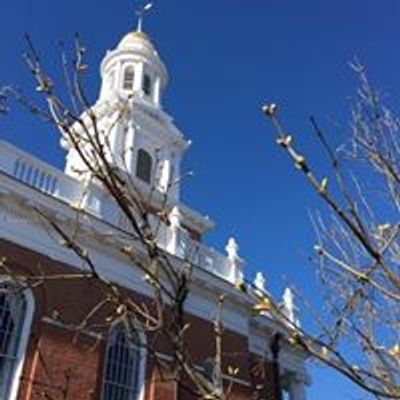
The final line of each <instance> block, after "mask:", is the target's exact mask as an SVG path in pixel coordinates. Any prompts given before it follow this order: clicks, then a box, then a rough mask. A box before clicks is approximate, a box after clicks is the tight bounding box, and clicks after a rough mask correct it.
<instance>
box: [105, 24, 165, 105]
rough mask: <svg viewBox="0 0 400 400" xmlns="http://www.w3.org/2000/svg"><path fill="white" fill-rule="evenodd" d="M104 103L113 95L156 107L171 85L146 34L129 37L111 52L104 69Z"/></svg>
mask: <svg viewBox="0 0 400 400" xmlns="http://www.w3.org/2000/svg"><path fill="white" fill-rule="evenodd" d="M100 71H101V77H102V90H101V94H100V98H101V99H106V98H107V97H109V96H110V95H112V94H115V93H118V94H120V95H122V96H124V95H125V96H138V97H142V98H143V99H145V100H147V101H149V102H150V103H152V104H153V105H156V106H157V107H158V106H160V102H161V98H162V94H163V92H164V90H165V88H166V86H167V84H168V71H167V68H166V67H165V65H164V63H163V62H162V60H161V58H160V56H159V54H158V51H157V50H156V47H155V46H154V44H153V42H152V40H151V38H150V37H149V35H147V34H146V33H145V32H142V31H134V32H129V33H127V34H126V35H125V36H124V37H123V38H122V39H121V41H120V42H119V44H118V46H117V48H116V49H114V50H112V51H108V52H107V54H106V56H105V57H104V59H103V61H102V63H101V67H100Z"/></svg>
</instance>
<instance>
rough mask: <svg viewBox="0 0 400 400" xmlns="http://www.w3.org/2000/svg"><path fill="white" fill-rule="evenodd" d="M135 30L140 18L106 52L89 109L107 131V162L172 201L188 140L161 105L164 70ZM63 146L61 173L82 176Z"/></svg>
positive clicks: (77, 161) (150, 44) (150, 46)
mask: <svg viewBox="0 0 400 400" xmlns="http://www.w3.org/2000/svg"><path fill="white" fill-rule="evenodd" d="M141 29H142V23H141V22H140V23H139V25H138V29H137V30H136V31H132V32H129V33H127V34H126V35H125V36H124V37H123V38H122V40H121V41H120V42H119V44H118V46H117V47H116V48H115V49H114V50H111V51H108V52H107V54H106V56H105V57H104V59H103V61H102V63H101V67H100V73H101V80H102V82H101V90H100V96H99V99H98V101H97V103H96V104H95V105H94V106H93V108H92V109H93V111H94V112H95V113H96V116H97V124H98V129H97V130H98V131H102V132H105V133H104V135H106V136H107V140H106V143H107V144H108V146H109V153H110V160H111V162H112V163H114V164H115V165H116V166H118V167H120V168H121V171H125V172H127V173H128V174H129V175H130V176H131V177H132V178H133V180H134V181H135V182H136V183H137V186H138V188H139V190H140V189H143V190H144V191H146V190H147V189H148V188H150V187H151V188H155V189H156V190H158V191H159V192H161V193H166V192H167V191H168V197H169V198H170V199H172V201H175V202H176V201H178V199H179V178H180V163H181V160H182V157H183V154H184V152H185V150H186V149H187V147H188V146H189V142H188V141H187V140H185V138H184V136H183V134H182V133H181V132H180V131H179V130H178V128H177V127H176V126H175V125H174V124H173V119H172V118H171V117H170V116H169V115H168V114H166V113H165V112H164V111H163V110H162V105H161V102H162V97H163V93H164V91H165V89H166V86H167V84H168V71H167V68H166V66H165V65H164V63H163V61H162V60H161V58H160V56H159V53H158V51H157V50H156V48H155V46H154V44H153V42H152V40H151V39H150V37H149V36H148V35H147V34H146V33H145V32H143V31H142V30H141ZM121 110H123V113H121ZM121 116H122V118H121ZM66 147H67V149H68V150H69V152H68V154H67V163H66V168H65V170H66V173H67V174H69V175H72V176H74V177H77V178H79V179H85V178H87V175H86V176H85V174H82V173H77V172H76V171H79V169H80V168H79V167H80V166H81V161H80V157H79V156H78V155H77V154H76V152H75V150H74V149H73V147H72V146H68V144H66ZM81 167H82V166H81ZM81 169H84V168H81ZM175 182H177V183H175Z"/></svg>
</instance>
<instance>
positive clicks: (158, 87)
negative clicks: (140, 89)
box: [154, 76, 161, 106]
mask: <svg viewBox="0 0 400 400" xmlns="http://www.w3.org/2000/svg"><path fill="white" fill-rule="evenodd" d="M160 102H161V79H160V77H159V76H158V77H157V79H156V81H155V83H154V103H156V104H157V105H158V106H159V105H160Z"/></svg>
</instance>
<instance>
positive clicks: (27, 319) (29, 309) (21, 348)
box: [0, 277, 35, 400]
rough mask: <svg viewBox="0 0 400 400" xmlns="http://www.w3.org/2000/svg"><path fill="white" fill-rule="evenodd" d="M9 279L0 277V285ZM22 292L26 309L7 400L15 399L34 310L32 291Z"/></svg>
mask: <svg viewBox="0 0 400 400" xmlns="http://www.w3.org/2000/svg"><path fill="white" fill-rule="evenodd" d="M9 281H10V280H9V279H7V278H4V277H0V285H1V284H3V283H7V282H9ZM22 294H23V296H24V297H25V302H26V310H25V316H24V322H23V324H22V329H21V337H20V340H19V343H18V349H17V356H16V359H15V366H14V371H13V372H12V375H13V377H12V383H11V389H10V392H9V398H8V399H7V400H16V399H17V396H18V389H19V384H20V381H21V376H22V372H23V368H24V363H25V356H26V349H27V346H28V341H29V336H30V333H31V326H32V320H33V313H34V310H35V302H34V298H33V295H32V292H31V291H30V290H28V289H25V290H24V291H23V292H22ZM6 295H7V294H6Z"/></svg>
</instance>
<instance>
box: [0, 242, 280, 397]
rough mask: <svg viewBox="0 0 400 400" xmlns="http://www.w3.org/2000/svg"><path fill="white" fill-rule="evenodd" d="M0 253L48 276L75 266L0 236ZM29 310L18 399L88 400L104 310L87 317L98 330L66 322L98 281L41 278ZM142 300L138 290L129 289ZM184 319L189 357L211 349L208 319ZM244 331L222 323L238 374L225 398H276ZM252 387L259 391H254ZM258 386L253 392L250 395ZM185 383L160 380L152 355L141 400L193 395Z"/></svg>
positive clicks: (91, 302) (97, 377) (87, 304)
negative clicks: (84, 329) (31, 313)
mask: <svg viewBox="0 0 400 400" xmlns="http://www.w3.org/2000/svg"><path fill="white" fill-rule="evenodd" d="M0 255H1V256H2V257H3V256H5V257H6V258H7V262H8V263H9V264H10V265H12V268H13V271H14V272H22V273H23V274H32V275H41V274H44V275H47V276H49V275H50V274H61V273H66V272H67V273H73V272H77V270H76V269H74V268H72V267H69V266H68V265H63V264H61V263H59V262H55V261H54V260H52V259H50V258H48V257H46V256H44V255H41V254H38V253H34V252H32V251H30V250H27V249H24V248H21V247H19V246H17V245H15V244H11V243H8V242H5V241H0ZM33 295H34V301H35V311H34V318H33V323H32V327H31V333H30V338H29V342H28V348H27V353H26V358H25V365H24V368H23V373H22V377H21V382H20V386H19V395H18V400H28V399H73V400H87V399H100V398H101V395H100V393H101V385H102V376H103V364H104V358H105V345H106V341H105V339H104V338H105V337H106V334H105V333H106V330H107V328H108V327H107V325H106V324H104V321H105V319H106V317H107V313H108V311H109V310H107V309H103V310H102V311H101V312H99V313H97V314H96V316H95V317H94V319H93V321H92V322H91V323H93V324H96V325H98V324H99V323H103V324H104V328H103V332H102V333H103V334H102V335H101V334H100V333H101V329H100V330H99V329H97V330H96V331H97V333H98V334H94V333H93V330H91V329H88V332H81V333H79V334H77V333H76V331H74V330H73V329H72V328H71V327H72V326H76V325H78V324H79V323H80V322H82V320H83V319H84V318H85V316H87V314H88V313H89V312H90V310H92V309H93V307H94V306H95V305H96V304H98V302H99V301H100V300H101V298H102V295H103V294H102V290H101V287H100V286H99V285H98V283H97V282H95V281H91V280H87V279H68V280H55V281H51V282H46V283H44V284H42V285H40V286H38V287H37V288H35V289H33ZM129 295H130V296H134V297H135V298H136V299H137V298H141V299H142V300H143V301H146V302H148V301H149V300H148V299H146V298H143V296H140V295H139V294H137V293H132V292H130V293H129ZM187 318H188V321H190V329H189V331H188V337H187V340H188V343H190V351H191V355H192V357H193V359H194V360H195V361H196V362H197V361H198V362H201V360H204V358H205V355H207V354H208V355H212V354H213V352H214V340H213V326H212V324H211V323H210V321H206V320H203V319H201V318H198V317H196V316H193V315H188V316H187ZM148 341H150V342H151V346H155V347H156V350H157V351H158V352H161V353H167V348H168V346H167V343H165V340H164V339H163V338H158V339H157V340H156V339H154V338H148ZM248 349H249V344H248V338H246V337H244V336H241V335H239V334H237V333H235V332H232V331H229V330H225V331H224V337H223V352H224V354H225V355H226V356H225V359H224V363H225V365H235V366H238V367H239V369H240V373H239V375H238V378H239V379H238V381H237V382H236V383H234V384H233V385H232V388H231V396H230V399H232V400H245V399H246V400H248V399H267V400H279V396H278V397H277V396H276V394H275V392H276V388H277V387H279V385H278V383H276V382H273V378H272V377H273V376H274V374H273V371H272V369H271V366H270V365H265V364H263V363H261V372H262V373H261V374H260V363H259V362H258V363H257V359H256V357H255V356H254V355H252V354H250V353H249V350H248ZM257 387H258V388H260V390H259V391H258V392H257V390H256V389H257ZM257 393H258V394H257ZM194 398H195V397H194V396H193V395H192V394H190V393H189V392H188V391H187V390H185V389H183V388H181V387H178V385H177V384H176V383H175V382H173V381H169V380H168V379H167V380H165V377H164V379H162V377H161V376H160V374H159V372H158V369H157V368H155V367H154V362H153V360H152V359H151V358H150V357H148V359H147V361H146V389H145V399H146V400H177V399H180V400H181V399H185V400H186V399H187V400H190V399H194Z"/></svg>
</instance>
